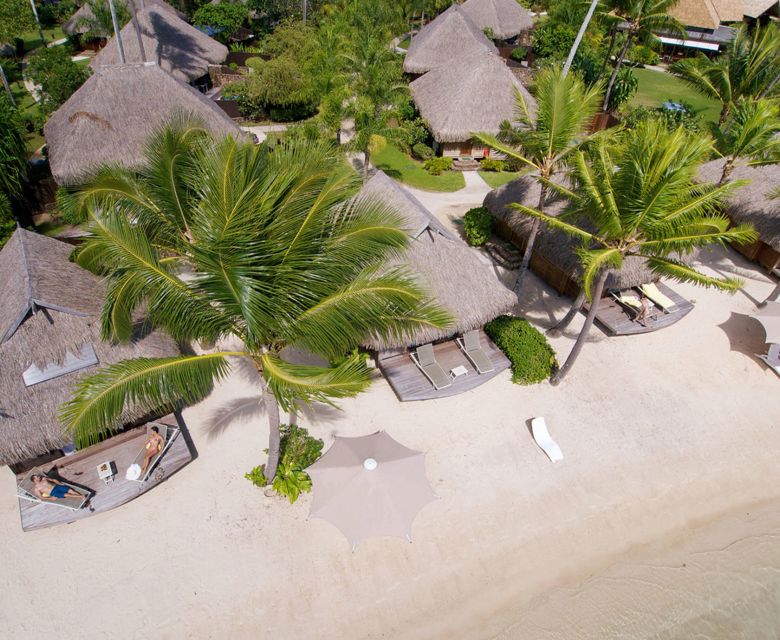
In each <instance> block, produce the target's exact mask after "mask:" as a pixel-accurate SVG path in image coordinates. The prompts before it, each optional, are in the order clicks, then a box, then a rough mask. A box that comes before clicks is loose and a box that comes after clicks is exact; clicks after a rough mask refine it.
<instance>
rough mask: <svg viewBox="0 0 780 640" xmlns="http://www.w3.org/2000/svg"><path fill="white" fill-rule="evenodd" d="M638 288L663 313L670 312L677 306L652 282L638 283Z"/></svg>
mask: <svg viewBox="0 0 780 640" xmlns="http://www.w3.org/2000/svg"><path fill="white" fill-rule="evenodd" d="M639 289H640V291H642V293H644V294H645V296H647V297H648V298H649V299H650V300H652V301H653V303H654V304H655V305H656V306H657V307H659V308H660V309H661V311H663V312H664V313H671V312H672V311H674V310H675V309H676V308H677V305H676V304H674V301H673V300H672V299H671V298H669V297H668V296H665V295H664V294H663V293H661V291H660V290H659V289H658V287H657V286H656V285H655V284H653V283H652V282H651V283H649V284H643V285H640V286H639Z"/></svg>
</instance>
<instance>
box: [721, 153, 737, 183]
mask: <svg viewBox="0 0 780 640" xmlns="http://www.w3.org/2000/svg"><path fill="white" fill-rule="evenodd" d="M735 160H736V158H734V156H729V157H728V158H726V162H724V163H723V171H722V172H721V174H720V180H718V185H721V184H723V183H724V182H726V178H728V177H729V176H730V175H731V172H732V171H734V161H735Z"/></svg>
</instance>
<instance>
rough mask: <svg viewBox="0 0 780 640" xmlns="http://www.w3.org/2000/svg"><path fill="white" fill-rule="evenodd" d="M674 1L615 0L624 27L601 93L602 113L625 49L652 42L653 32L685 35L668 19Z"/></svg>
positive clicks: (624, 56) (608, 100)
mask: <svg viewBox="0 0 780 640" xmlns="http://www.w3.org/2000/svg"><path fill="white" fill-rule="evenodd" d="M677 2H678V0H616V1H615V13H616V14H617V15H618V16H619V17H620V18H622V19H623V21H624V22H626V23H627V24H628V27H627V28H626V31H625V33H626V39H625V42H624V43H623V47H622V48H621V49H620V52H619V53H618V57H617V60H616V61H615V68H614V69H613V70H612V75H611V76H610V77H609V82H608V83H607V90H606V92H605V93H604V104H603V105H602V106H601V110H602V111H607V109H609V104H610V98H611V97H612V87H613V86H615V81H616V80H617V77H618V73H620V69H621V67H622V66H623V61H624V60H625V58H626V53H628V48H629V47H630V46H631V43H632V42H634V41H635V40H637V41H641V42H645V41H647V40H650V39H653V38H655V35H654V34H653V32H654V31H661V30H663V31H671V32H672V33H677V34H680V33H685V27H684V26H683V25H682V24H681V23H680V22H679V21H678V20H677V19H676V18H673V17H672V16H670V15H669V13H668V12H669V9H671V8H672V7H674V5H676V4H677Z"/></svg>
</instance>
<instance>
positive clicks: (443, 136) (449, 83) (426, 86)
mask: <svg viewBox="0 0 780 640" xmlns="http://www.w3.org/2000/svg"><path fill="white" fill-rule="evenodd" d="M409 89H410V91H411V93H412V99H413V100H414V103H415V105H417V109H418V111H419V112H420V115H421V116H422V117H423V118H425V119H426V120H427V121H428V125H429V127H430V130H431V133H432V134H433V138H434V140H435V143H436V144H435V147H436V150H437V152H438V153H440V154H442V155H444V156H451V157H461V158H463V157H470V158H483V157H488V155H489V154H490V149H489V148H488V147H486V146H485V145H484V144H482V143H480V142H477V141H475V140H473V134H474V133H492V134H497V133H498V132H499V127H500V125H501V123H502V122H503V121H505V120H508V121H510V122H511V121H513V120H514V119H515V117H514V116H515V110H516V104H517V102H516V99H515V92H516V91H519V92H520V93H521V94H522V96H523V97H524V98H525V101H526V104H527V105H528V108H529V111H530V113H531V115H532V116H533V115H534V114H535V112H536V100H534V98H533V96H531V94H530V93H528V90H527V89H526V88H525V87H524V86H523V84H522V83H521V82H520V80H519V79H518V78H517V76H515V74H514V73H512V71H511V69H509V67H507V66H506V64H505V62H504V61H503V60H502V59H501V58H499V57H498V56H496V55H493V54H492V53H489V52H482V53H477V54H471V55H466V56H458V57H457V58H455V59H454V60H452V61H451V64H448V65H444V66H440V67H437V68H436V69H434V70H433V71H429V72H428V73H426V74H425V75H423V76H421V77H419V78H417V79H416V80H414V81H413V82H412V83H411V84H410V85H409Z"/></svg>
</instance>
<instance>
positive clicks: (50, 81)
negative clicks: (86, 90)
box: [26, 47, 89, 115]
mask: <svg viewBox="0 0 780 640" xmlns="http://www.w3.org/2000/svg"><path fill="white" fill-rule="evenodd" d="M70 56H71V52H70V50H69V49H68V48H66V47H43V48H41V49H38V50H37V51H36V52H35V53H34V54H32V55H31V56H30V57H29V58H28V65H27V71H26V73H27V75H28V76H29V78H30V80H32V81H33V82H34V83H35V84H37V85H40V87H41V90H40V92H41V98H42V100H41V106H40V108H41V111H42V112H43V113H44V114H46V115H48V114H50V113H52V112H53V111H54V110H56V109H57V108H59V107H60V105H62V104H63V103H64V102H65V101H66V100H67V99H68V98H70V96H71V95H72V94H73V92H74V91H76V89H78V88H79V87H80V86H81V85H82V84H84V82H85V81H86V79H87V78H88V77H89V70H88V69H85V68H84V67H80V66H79V65H77V64H76V63H75V62H73V60H71V57H70Z"/></svg>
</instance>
